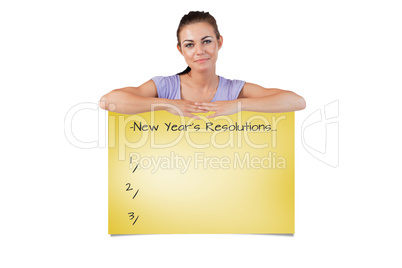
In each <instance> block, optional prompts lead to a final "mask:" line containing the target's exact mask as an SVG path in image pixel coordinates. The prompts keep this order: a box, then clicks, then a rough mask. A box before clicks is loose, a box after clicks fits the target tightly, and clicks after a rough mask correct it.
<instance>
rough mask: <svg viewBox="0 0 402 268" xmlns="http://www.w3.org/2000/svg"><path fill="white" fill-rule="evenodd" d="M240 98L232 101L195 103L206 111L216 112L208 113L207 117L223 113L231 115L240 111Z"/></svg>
mask: <svg viewBox="0 0 402 268" xmlns="http://www.w3.org/2000/svg"><path fill="white" fill-rule="evenodd" d="M238 103H239V101H238V100H231V101H215V102H196V103H195V105H196V106H197V108H198V109H202V110H204V111H207V112H209V111H214V112H215V113H214V114H211V115H208V116H207V118H212V117H217V116H221V115H230V114H235V113H237V112H240V111H241V110H240V108H239V106H238Z"/></svg>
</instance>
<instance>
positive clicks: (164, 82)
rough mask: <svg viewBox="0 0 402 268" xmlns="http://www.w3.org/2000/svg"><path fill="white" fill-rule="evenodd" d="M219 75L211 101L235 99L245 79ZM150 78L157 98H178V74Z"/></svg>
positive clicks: (179, 97) (179, 95) (179, 96)
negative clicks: (233, 78)
mask: <svg viewBox="0 0 402 268" xmlns="http://www.w3.org/2000/svg"><path fill="white" fill-rule="evenodd" d="M218 77H219V85H218V89H217V90H216V93H215V96H214V98H213V99H212V101H211V102H214V101H227V100H235V99H237V97H238V96H239V94H240V91H241V90H242V89H243V86H244V84H245V83H246V82H245V81H241V80H230V79H226V78H224V77H222V76H218ZM152 80H153V81H154V82H155V84H156V89H157V91H158V98H164V99H171V100H180V99H181V94H180V77H179V75H177V74H176V75H171V76H155V77H153V78H152Z"/></svg>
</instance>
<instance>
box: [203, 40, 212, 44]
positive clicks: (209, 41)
mask: <svg viewBox="0 0 402 268" xmlns="http://www.w3.org/2000/svg"><path fill="white" fill-rule="evenodd" d="M205 42H207V44H209V43H211V42H212V41H211V40H205V41H204V43H205Z"/></svg>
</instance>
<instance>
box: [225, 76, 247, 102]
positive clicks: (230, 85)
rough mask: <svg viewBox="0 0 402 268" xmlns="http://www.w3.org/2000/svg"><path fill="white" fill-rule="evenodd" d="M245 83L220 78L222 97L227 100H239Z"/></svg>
mask: <svg viewBox="0 0 402 268" xmlns="http://www.w3.org/2000/svg"><path fill="white" fill-rule="evenodd" d="M244 84H245V81H243V80H238V79H227V78H225V77H223V76H219V88H220V95H222V98H224V99H225V100H235V99H237V98H238V96H239V93H240V92H241V90H242V88H243V86H244Z"/></svg>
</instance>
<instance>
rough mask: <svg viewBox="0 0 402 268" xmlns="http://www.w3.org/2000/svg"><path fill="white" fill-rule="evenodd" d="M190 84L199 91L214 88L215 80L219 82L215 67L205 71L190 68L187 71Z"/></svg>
mask: <svg viewBox="0 0 402 268" xmlns="http://www.w3.org/2000/svg"><path fill="white" fill-rule="evenodd" d="M188 76H189V78H190V81H191V84H192V85H193V87H194V88H197V89H199V91H203V92H205V91H208V90H215V89H216V88H215V87H216V83H217V81H218V82H219V79H218V76H217V75H216V73H215V69H213V70H210V71H207V72H202V73H200V72H194V71H193V70H191V71H190V72H189V73H188Z"/></svg>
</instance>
